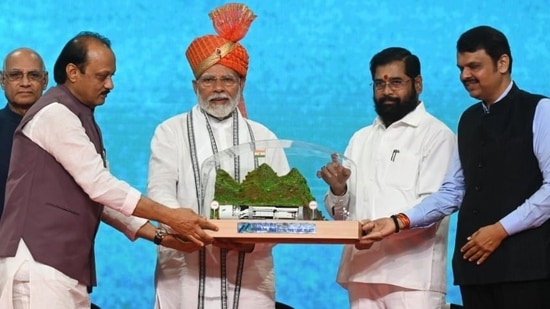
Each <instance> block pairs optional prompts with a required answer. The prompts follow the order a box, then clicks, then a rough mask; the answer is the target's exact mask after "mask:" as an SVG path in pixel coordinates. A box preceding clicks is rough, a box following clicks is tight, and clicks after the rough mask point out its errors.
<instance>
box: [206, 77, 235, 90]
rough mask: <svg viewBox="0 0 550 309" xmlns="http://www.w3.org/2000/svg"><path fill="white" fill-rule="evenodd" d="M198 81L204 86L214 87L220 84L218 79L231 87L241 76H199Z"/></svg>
mask: <svg viewBox="0 0 550 309" xmlns="http://www.w3.org/2000/svg"><path fill="white" fill-rule="evenodd" d="M197 81H198V83H199V85H200V86H201V87H203V88H212V87H214V86H215V85H217V84H218V81H220V82H221V83H222V86H224V87H228V88H229V87H233V86H235V85H236V84H237V83H238V82H239V78H238V77H235V76H222V77H221V78H216V77H214V76H205V77H201V78H199V79H198V80H197Z"/></svg>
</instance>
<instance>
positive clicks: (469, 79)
mask: <svg viewBox="0 0 550 309" xmlns="http://www.w3.org/2000/svg"><path fill="white" fill-rule="evenodd" d="M477 82H478V80H477V79H475V78H473V77H470V78H467V79H464V80H463V81H462V84H464V85H466V84H470V83H477Z"/></svg>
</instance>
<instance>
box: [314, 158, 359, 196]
mask: <svg viewBox="0 0 550 309" xmlns="http://www.w3.org/2000/svg"><path fill="white" fill-rule="evenodd" d="M350 175H351V170H350V169H349V168H345V167H344V166H343V165H342V164H340V162H339V160H338V154H332V155H331V162H329V163H328V164H327V165H325V166H323V167H321V169H320V170H319V171H317V177H319V178H322V179H323V180H324V181H325V182H326V183H327V184H328V185H329V186H330V190H331V191H332V193H334V194H335V195H343V194H344V193H346V190H347V185H346V182H347V181H348V179H349V176H350Z"/></svg>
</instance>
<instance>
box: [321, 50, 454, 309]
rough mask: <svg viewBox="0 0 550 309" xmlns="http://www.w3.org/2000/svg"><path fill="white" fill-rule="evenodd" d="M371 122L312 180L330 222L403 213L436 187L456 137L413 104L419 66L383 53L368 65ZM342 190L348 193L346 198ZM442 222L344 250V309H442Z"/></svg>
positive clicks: (398, 54) (412, 59) (408, 57)
mask: <svg viewBox="0 0 550 309" xmlns="http://www.w3.org/2000/svg"><path fill="white" fill-rule="evenodd" d="M370 70H371V75H372V79H373V84H372V85H373V92H374V103H375V109H376V112H377V114H378V117H377V118H376V119H375V120H374V123H373V124H372V125H370V126H367V127H364V128H362V129H360V130H359V131H357V132H356V133H355V134H354V135H353V136H352V138H351V140H350V142H349V144H348V147H347V148H346V151H345V156H346V157H347V158H349V159H351V160H352V161H353V162H354V163H355V166H356V175H351V171H350V170H348V169H347V168H346V167H344V166H342V165H341V164H339V163H338V162H336V160H335V161H334V162H331V163H329V164H327V165H326V166H325V167H323V168H322V169H321V170H320V171H319V172H318V176H319V177H322V178H323V179H324V180H325V181H326V182H327V183H328V184H329V185H330V190H329V192H328V194H327V196H326V198H325V206H326V207H327V208H328V210H329V213H332V214H333V217H334V218H335V219H346V217H347V216H349V217H350V218H351V219H354V220H364V219H370V218H376V217H380V216H388V215H390V214H393V213H396V212H401V211H403V210H405V209H408V208H409V207H411V206H412V205H414V204H416V203H417V202H418V201H420V200H422V199H423V198H425V197H426V196H427V195H429V194H430V193H432V192H434V191H435V190H437V188H438V187H439V186H440V185H441V181H442V179H443V176H444V173H445V171H446V169H447V165H448V163H449V160H450V157H451V153H452V150H453V148H454V145H455V137H454V135H453V133H452V132H451V130H449V128H447V126H445V125H444V124H443V123H442V122H441V121H439V120H438V119H436V118H435V117H433V116H432V115H430V114H429V113H428V112H427V111H426V109H425V107H424V103H423V102H422V101H420V100H419V95H420V93H421V92H422V87H423V85H422V76H421V74H420V73H421V72H420V61H419V59H418V57H417V56H415V55H413V54H412V53H411V52H410V51H408V50H406V49H404V48H400V47H392V48H387V49H384V50H382V51H381V52H379V53H378V54H376V55H375V56H374V57H373V58H372V60H371V62H370ZM348 188H352V189H350V190H348ZM447 231H448V220H447V219H445V220H442V221H441V222H438V223H437V224H434V225H432V226H430V227H429V228H426V229H422V230H416V231H405V232H403V233H399V234H398V235H395V236H394V237H392V238H391V239H389V240H388V241H387V242H383V243H377V244H375V245H373V246H372V248H370V249H369V250H366V249H368V247H363V246H356V247H354V246H345V247H344V252H343V256H342V260H341V263H340V269H339V272H338V282H339V283H340V284H341V285H342V286H343V287H344V288H346V289H347V290H348V293H349V299H350V305H351V308H381V309H382V308H441V307H442V306H443V305H444V303H445V295H446V255H447Z"/></svg>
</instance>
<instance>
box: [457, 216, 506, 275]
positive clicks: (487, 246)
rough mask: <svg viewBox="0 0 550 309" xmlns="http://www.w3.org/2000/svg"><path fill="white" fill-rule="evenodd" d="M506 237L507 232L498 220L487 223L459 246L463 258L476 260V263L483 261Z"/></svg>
mask: <svg viewBox="0 0 550 309" xmlns="http://www.w3.org/2000/svg"><path fill="white" fill-rule="evenodd" d="M506 237H508V233H506V230H505V229H504V227H502V224H500V222H497V223H495V224H491V225H487V226H484V227H482V228H480V229H479V230H477V231H476V232H475V233H473V234H472V236H470V237H468V242H467V243H466V244H465V245H464V246H463V247H462V248H460V252H462V253H463V256H462V257H463V258H464V259H465V260H468V262H476V264H477V265H480V264H481V263H483V262H485V260H487V258H488V257H489V256H490V255H491V254H492V253H493V252H494V251H495V250H496V249H497V248H498V247H499V246H500V244H501V243H502V241H503V240H504V239H505V238H506Z"/></svg>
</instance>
